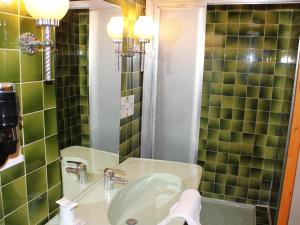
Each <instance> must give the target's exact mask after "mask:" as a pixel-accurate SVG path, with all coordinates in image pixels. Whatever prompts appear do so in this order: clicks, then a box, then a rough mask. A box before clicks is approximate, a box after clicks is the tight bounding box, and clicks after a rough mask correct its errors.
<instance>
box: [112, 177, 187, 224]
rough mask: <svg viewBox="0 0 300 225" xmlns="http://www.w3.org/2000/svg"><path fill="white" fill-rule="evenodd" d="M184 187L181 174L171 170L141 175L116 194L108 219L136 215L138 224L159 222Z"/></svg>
mask: <svg viewBox="0 0 300 225" xmlns="http://www.w3.org/2000/svg"><path fill="white" fill-rule="evenodd" d="M183 191H184V184H183V180H182V178H180V177H177V176H174V175H172V174H165V173H156V174H152V175H148V176H145V177H141V178H139V179H137V180H135V181H133V182H131V183H129V184H128V185H127V186H126V187H124V188H123V189H122V190H121V191H119V192H118V193H117V194H116V195H115V197H114V198H113V199H112V201H111V204H110V207H109V209H108V220H109V222H110V224H111V225H123V224H126V223H125V222H126V220H127V219H129V218H134V219H136V220H137V221H138V224H143V225H153V224H157V223H158V222H160V221H161V220H162V219H163V218H164V217H165V216H166V215H167V214H168V211H169V209H170V208H171V206H172V205H173V204H174V203H175V202H177V201H178V198H179V197H180V194H181V193H182V192H183ZM149 218H151V220H149Z"/></svg>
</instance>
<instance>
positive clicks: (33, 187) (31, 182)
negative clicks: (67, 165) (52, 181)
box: [26, 167, 47, 201]
mask: <svg viewBox="0 0 300 225" xmlns="http://www.w3.org/2000/svg"><path fill="white" fill-rule="evenodd" d="M26 181H27V198H28V200H29V201H31V200H32V199H34V198H36V197H38V196H40V195H41V194H43V193H45V192H46V190H47V184H46V183H47V180H46V167H42V168H40V169H38V170H36V171H34V172H32V173H30V174H29V175H27V176H26ZM36 181H38V182H36Z"/></svg>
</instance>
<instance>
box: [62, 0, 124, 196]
mask: <svg viewBox="0 0 300 225" xmlns="http://www.w3.org/2000/svg"><path fill="white" fill-rule="evenodd" d="M113 16H121V9H120V7H118V6H115V5H113V4H110V3H107V2H104V1H99V0H97V1H96V0H94V1H71V2H70V10H69V12H68V14H67V15H66V16H65V18H64V19H63V20H62V21H61V25H60V27H59V28H58V29H57V30H56V45H57V46H56V47H57V49H58V52H57V56H56V83H57V96H56V98H57V121H58V130H59V134H58V143H59V146H60V149H61V156H62V163H61V165H62V179H63V192H64V196H65V197H67V198H69V199H74V198H75V197H76V196H78V194H80V193H81V192H82V191H83V190H85V189H86V188H88V187H89V186H90V185H91V184H92V183H93V182H95V180H96V179H97V178H98V177H99V176H102V174H103V171H104V169H105V168H107V167H114V166H116V165H117V164H118V163H119V135H120V134H119V133H120V95H121V94H120V88H121V74H120V72H119V71H118V70H116V65H115V57H116V56H115V46H114V44H113V42H112V40H111V39H110V38H109V37H108V35H107V32H106V25H107V23H108V22H109V20H110V18H111V17H113Z"/></svg>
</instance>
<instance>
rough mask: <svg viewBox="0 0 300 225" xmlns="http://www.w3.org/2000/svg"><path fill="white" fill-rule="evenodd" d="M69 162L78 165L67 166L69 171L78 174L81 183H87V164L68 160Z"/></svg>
mask: <svg viewBox="0 0 300 225" xmlns="http://www.w3.org/2000/svg"><path fill="white" fill-rule="evenodd" d="M67 163H71V164H75V166H76V167H67V168H66V171H67V173H74V174H76V175H77V177H78V180H79V183H80V184H83V185H84V184H86V183H87V177H88V175H87V166H86V165H85V164H84V163H82V162H76V161H67Z"/></svg>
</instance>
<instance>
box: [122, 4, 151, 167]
mask: <svg viewBox="0 0 300 225" xmlns="http://www.w3.org/2000/svg"><path fill="white" fill-rule="evenodd" d="M144 9H145V2H141V1H122V12H123V16H124V17H125V18H128V19H127V21H126V23H127V24H128V27H132V26H133V24H134V22H135V20H136V18H138V16H139V15H144ZM124 36H125V37H132V33H131V30H130V29H129V30H127V31H125V33H124ZM126 48H127V43H126V38H125V39H124V42H123V49H126ZM139 62H140V57H139V56H135V57H133V58H123V60H122V73H121V97H125V96H129V95H134V97H135V99H134V115H133V116H130V117H127V118H124V119H121V121H120V148H119V157H120V162H122V161H124V160H125V159H126V158H128V157H140V142H141V141H140V140H141V122H142V96H143V73H142V72H140V71H141V68H140V65H139Z"/></svg>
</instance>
